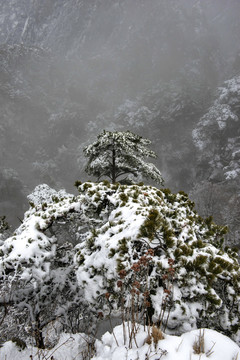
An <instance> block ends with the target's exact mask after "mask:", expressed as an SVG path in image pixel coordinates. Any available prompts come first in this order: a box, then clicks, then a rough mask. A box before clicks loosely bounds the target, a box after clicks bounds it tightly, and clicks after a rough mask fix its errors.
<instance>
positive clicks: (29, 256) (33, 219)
mask: <svg viewBox="0 0 240 360" xmlns="http://www.w3.org/2000/svg"><path fill="white" fill-rule="evenodd" d="M78 189H79V195H78V196H73V195H69V194H66V193H63V192H58V193H57V194H56V193H54V196H53V197H51V198H48V199H47V202H46V197H43V199H42V200H41V201H36V202H35V201H32V206H31V207H30V209H29V211H27V212H26V213H25V217H24V221H23V224H22V225H21V226H20V227H19V228H18V229H17V230H16V232H15V234H13V236H12V237H10V238H8V239H6V240H5V242H4V243H3V244H2V245H1V246H0V282H1V284H0V285H1V292H0V304H1V305H3V307H2V308H3V309H4V306H5V305H6V306H8V307H11V308H14V309H15V310H14V314H16V313H17V312H22V311H23V309H25V310H24V311H26V313H24V314H25V320H24V321H25V323H26V325H28V326H29V328H28V329H29V331H34V334H35V340H36V343H37V344H38V346H43V345H44V340H45V339H44V334H45V329H46V326H47V325H48V324H49V323H55V322H59V323H60V325H61V326H60V327H58V328H59V331H63V330H67V331H73V332H77V331H84V329H83V326H84V325H87V326H89V324H94V322H93V318H92V316H93V314H95V315H96V316H97V315H99V314H100V313H101V314H103V315H104V316H106V315H109V314H110V315H117V316H120V315H121V307H122V305H124V306H125V307H126V308H128V309H129V311H131V309H132V308H133V306H134V308H135V309H136V314H137V315H138V316H139V318H140V315H141V314H142V313H144V314H145V315H147V316H148V318H149V319H150V320H152V321H155V322H159V321H161V322H162V324H163V326H164V327H165V326H167V329H168V331H172V332H174V333H181V332H185V331H187V330H189V329H193V328H196V327H202V326H204V327H206V326H208V327H211V328H214V329H217V330H219V331H221V332H224V333H225V334H228V335H230V336H231V337H232V338H237V333H238V331H239V300H240V296H239V289H240V286H239V285H240V284H239V278H240V277H239V275H240V270H239V264H238V260H237V253H235V252H234V251H233V250H231V249H225V250H224V249H223V245H222V237H223V234H224V232H225V230H226V229H225V228H224V227H220V226H217V225H215V224H214V223H213V222H212V220H211V219H210V218H209V219H205V220H204V219H202V218H201V217H200V216H198V215H197V214H196V212H195V211H194V210H193V207H194V204H193V203H192V202H191V201H190V200H189V199H188V197H187V195H186V194H184V193H178V194H172V193H171V191H170V190H168V189H165V190H158V189H157V188H154V187H151V186H144V185H141V186H140V185H139V186H138V185H131V186H127V185H120V184H109V183H108V182H102V183H98V184H96V183H91V182H88V183H84V184H81V185H79V187H78ZM51 192H52V191H49V189H48V191H47V193H48V194H49V193H51ZM62 226H68V229H69V231H65V230H66V228H64V229H65V230H64V232H62V231H61V227H62ZM58 228H59V231H57V229H58ZM74 234H75V235H74ZM74 236H75V238H74V239H73V237H74ZM137 269H139V270H138V271H135V270H137ZM123 274H124V276H123ZM120 281H122V283H123V284H122V286H120ZM133 289H134V291H136V292H135V295H134V302H131V300H132V299H133V296H132V293H131V290H133ZM137 291H139V302H138V303H137V297H138V293H137ZM106 294H107V295H106ZM122 301H124V303H122ZM146 303H147V305H146ZM165 304H166V309H165V311H163V308H164V306H165ZM143 318H144V316H143ZM5 330H6V332H7V329H5ZM7 336H8V335H7V333H5V334H4V339H5V338H7Z"/></svg>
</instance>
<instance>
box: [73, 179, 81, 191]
mask: <svg viewBox="0 0 240 360" xmlns="http://www.w3.org/2000/svg"><path fill="white" fill-rule="evenodd" d="M80 185H82V182H81V181H80V180H76V181H75V183H74V186H76V188H77V189H78V188H79V186H80Z"/></svg>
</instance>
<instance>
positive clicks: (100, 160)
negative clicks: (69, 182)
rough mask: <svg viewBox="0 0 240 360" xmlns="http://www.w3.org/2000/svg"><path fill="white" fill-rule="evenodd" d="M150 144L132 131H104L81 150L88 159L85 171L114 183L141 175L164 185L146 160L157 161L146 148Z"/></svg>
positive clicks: (154, 167)
mask: <svg viewBox="0 0 240 360" xmlns="http://www.w3.org/2000/svg"><path fill="white" fill-rule="evenodd" d="M150 144H151V141H150V140H148V139H145V138H143V137H141V136H139V135H136V134H134V133H132V132H131V131H126V132H121V131H116V132H111V131H105V130H104V131H103V132H102V133H101V134H99V135H98V138H97V141H95V142H94V143H92V144H91V145H89V146H87V147H86V148H85V149H84V154H85V156H86V157H87V158H88V163H87V166H86V169H85V170H86V172H87V174H88V175H93V176H96V177H97V178H98V180H99V179H100V178H104V177H108V178H109V179H110V180H111V182H112V183H115V182H116V181H120V182H124V181H126V182H130V181H131V180H130V178H129V176H130V175H132V176H134V177H137V176H138V175H141V176H143V177H145V178H148V179H152V180H153V181H155V182H156V183H159V184H163V179H162V175H161V172H160V171H159V170H158V169H157V167H156V166H155V165H154V164H152V163H149V162H146V161H145V159H147V158H156V157H157V156H156V153H155V152H154V151H152V150H150V149H149V148H148V147H149V145H150Z"/></svg>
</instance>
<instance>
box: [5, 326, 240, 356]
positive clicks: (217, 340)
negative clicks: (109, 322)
mask: <svg viewBox="0 0 240 360" xmlns="http://www.w3.org/2000/svg"><path fill="white" fill-rule="evenodd" d="M150 333H151V331H150ZM122 334H123V332H122V325H119V326H116V327H115V328H114V335H115V337H114V336H113V334H110V333H109V332H106V333H105V334H104V335H103V336H102V339H101V340H96V344H95V346H96V353H95V356H93V357H91V359H92V360H103V359H104V360H115V359H119V360H120V359H124V360H146V359H149V360H150V359H152V360H160V359H162V360H176V359H177V360H200V359H201V360H238V359H240V348H239V346H238V345H237V344H236V343H234V342H233V341H232V340H231V339H229V338H228V337H226V336H224V335H222V334H220V333H218V332H216V331H214V330H210V329H202V330H201V335H202V338H203V341H201V345H202V346H201V348H202V351H201V352H200V353H195V351H194V348H195V349H196V347H197V346H198V345H199V339H200V338H199V335H200V330H193V331H190V332H188V333H185V334H183V335H181V336H173V335H166V334H164V339H163V340H159V341H158V344H157V346H156V347H155V344H154V343H152V344H151V345H149V344H147V343H146V342H145V340H146V338H147V336H148V332H147V329H145V331H144V328H143V326H141V325H140V326H139V328H138V332H137V334H136V343H135V341H133V344H132V348H129V346H128V345H124V344H123V335H122ZM84 337H85V338H86V335H84V334H76V335H69V334H62V335H61V338H60V340H59V343H58V344H57V345H56V346H55V348H53V349H52V350H49V351H47V350H44V351H42V352H40V351H38V350H37V349H36V348H34V347H32V348H26V349H24V350H20V349H19V348H18V347H17V346H16V345H15V344H14V343H12V342H11V341H8V342H6V343H5V344H4V345H3V347H2V348H0V359H1V360H15V359H17V360H29V359H33V360H34V359H36V360H44V359H45V360H46V359H48V360H50V359H51V360H86V359H90V358H89V357H88V356H86V353H85V356H83V352H84V350H85V349H86V344H87V343H86V340H84ZM115 338H116V339H117V341H118V345H117V344H116V340H115ZM128 342H129V338H128V336H127V341H126V343H127V344H128ZM136 344H137V346H136ZM194 344H195V345H196V346H194ZM31 355H32V358H31Z"/></svg>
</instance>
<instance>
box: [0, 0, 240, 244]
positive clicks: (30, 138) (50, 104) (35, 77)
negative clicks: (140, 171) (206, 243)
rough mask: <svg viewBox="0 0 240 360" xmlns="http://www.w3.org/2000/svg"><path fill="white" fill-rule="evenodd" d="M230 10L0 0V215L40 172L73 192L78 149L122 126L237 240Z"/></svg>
mask: <svg viewBox="0 0 240 360" xmlns="http://www.w3.org/2000/svg"><path fill="white" fill-rule="evenodd" d="M239 14H240V2H239V1H238V0H201V1H200V0H131V1H129V0H82V1H80V0H51V1H49V0H41V1H40V0H21V1H19V0H2V3H1V15H0V26H1V28H0V66H1V71H0V103H1V117H0V130H1V132H0V149H1V152H0V165H1V167H0V216H2V215H6V216H7V219H8V221H9V223H10V224H12V225H13V227H14V226H17V225H18V224H20V223H19V220H18V218H19V219H22V217H23V213H24V210H25V209H27V207H28V203H27V200H26V195H27V194H29V193H30V192H31V191H32V190H33V189H34V187H35V186H36V185H38V184H40V183H47V184H48V185H49V186H51V187H53V188H55V189H60V188H66V189H67V191H70V192H74V191H75V190H74V186H73V184H74V182H75V180H77V179H78V180H82V181H83V180H86V179H88V177H87V176H86V174H85V172H84V166H85V159H84V156H83V152H82V150H83V148H84V147H85V146H86V145H88V144H89V143H91V141H93V140H94V139H95V138H96V136H97V134H99V133H100V132H101V131H102V130H103V129H106V130H123V131H126V130H131V131H133V132H135V133H137V134H140V135H143V136H146V137H147V138H149V139H150V140H151V141H152V148H153V150H154V151H155V152H156V153H157V154H158V159H157V161H156V165H157V166H158V168H159V169H160V170H161V171H162V174H163V177H164V179H165V186H166V187H170V188H171V189H172V190H173V191H179V190H184V191H187V192H190V194H191V196H192V198H193V199H194V200H195V201H196V204H197V206H198V209H199V211H200V212H201V213H202V215H203V216H209V215H213V216H214V218H215V219H216V221H217V222H220V223H227V224H228V225H230V227H231V236H232V239H233V240H232V242H233V243H235V244H238V242H239V224H238V221H239V220H237V219H238V218H239V206H238V205H239V202H240V201H239V194H240V192H239V173H240V170H239V169H240V164H239V162H240V159H239V158H240V156H239V153H240V133H239V116H240V96H239V95H240V80H239V75H240V74H239V71H240V44H239V34H240V20H239ZM219 119H220V120H221V121H222V122H221V124H220V120H219ZM219 124H220V125H219ZM92 180H94V179H92ZM223 189H224V190H223ZM203 194H204V195H206V194H208V195H207V196H205V197H206V199H205V198H204V196H203ZM223 204H224V207H223Z"/></svg>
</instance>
